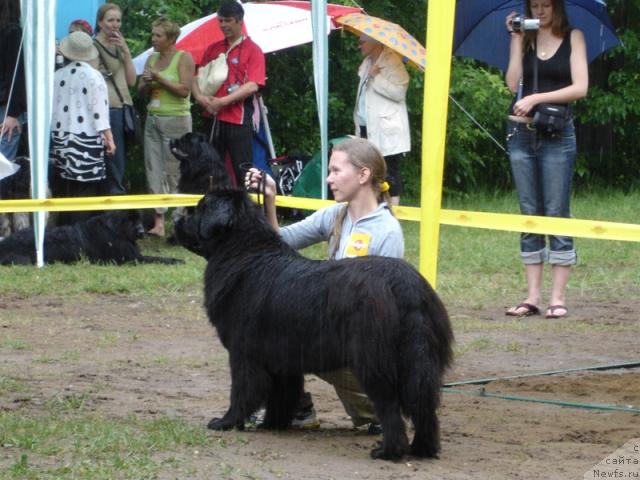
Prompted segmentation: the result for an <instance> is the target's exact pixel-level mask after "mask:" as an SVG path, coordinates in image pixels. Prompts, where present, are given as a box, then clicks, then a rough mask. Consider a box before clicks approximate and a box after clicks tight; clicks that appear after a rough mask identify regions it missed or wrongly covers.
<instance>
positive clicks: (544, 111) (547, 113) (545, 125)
mask: <svg viewBox="0 0 640 480" xmlns="http://www.w3.org/2000/svg"><path fill="white" fill-rule="evenodd" d="M533 55H534V61H533V93H537V92H538V52H537V49H534V51H533ZM570 115H571V109H570V108H569V106H568V105H561V104H557V103H539V104H538V105H536V108H535V113H534V114H533V126H534V127H535V128H536V130H538V131H539V132H542V133H546V134H549V135H555V134H558V133H560V132H561V131H562V129H563V128H564V126H565V124H566V123H567V121H568V120H569V118H570Z"/></svg>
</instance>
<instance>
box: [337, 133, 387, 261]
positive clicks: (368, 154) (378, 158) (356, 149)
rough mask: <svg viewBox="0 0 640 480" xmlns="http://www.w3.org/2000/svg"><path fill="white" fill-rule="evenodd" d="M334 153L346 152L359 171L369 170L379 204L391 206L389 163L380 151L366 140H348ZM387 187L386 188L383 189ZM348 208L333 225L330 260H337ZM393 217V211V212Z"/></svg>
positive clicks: (343, 209)
mask: <svg viewBox="0 0 640 480" xmlns="http://www.w3.org/2000/svg"><path fill="white" fill-rule="evenodd" d="M331 150H332V152H344V153H346V154H347V160H349V163H351V165H353V166H354V167H355V168H357V169H361V168H367V169H369V171H370V172H371V177H370V182H371V188H372V189H373V191H374V192H375V193H376V197H377V198H378V203H382V202H386V203H387V205H391V196H390V195H389V189H388V185H386V182H385V178H386V177H387V163H386V162H385V161H384V157H383V156H382V153H380V150H378V148H377V147H376V146H375V145H374V144H373V143H371V142H370V141H369V140H366V139H364V138H358V137H353V138H348V139H346V140H344V141H343V142H341V143H339V144H337V145H333V147H332V149H331ZM383 185H386V188H384V187H383ZM347 207H348V205H345V206H344V207H343V208H342V210H340V213H338V216H337V217H336V221H335V223H334V224H333V231H332V232H331V236H330V238H329V245H330V247H329V248H330V255H329V256H330V258H335V257H336V255H337V253H338V248H339V247H340V235H341V234H342V224H343V222H344V219H345V217H346V215H347ZM390 211H391V214H392V215H393V210H391V209H390Z"/></svg>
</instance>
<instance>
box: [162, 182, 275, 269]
mask: <svg viewBox="0 0 640 480" xmlns="http://www.w3.org/2000/svg"><path fill="white" fill-rule="evenodd" d="M260 222H262V223H265V222H266V220H264V216H263V215H262V212H261V211H260V209H259V207H258V206H257V205H256V204H254V203H253V202H252V201H251V200H250V199H249V198H248V197H247V194H246V193H245V192H244V191H243V190H238V189H216V190H213V191H211V192H209V193H207V194H206V195H205V196H204V197H203V198H202V199H201V200H200V201H199V202H198V205H197V206H196V208H195V210H194V212H193V213H191V214H189V215H187V216H186V217H183V218H181V219H179V220H178V222H177V223H176V225H175V233H176V239H177V240H178V243H180V245H182V246H183V247H185V248H187V249H188V250H191V251H192V252H194V253H196V254H198V255H201V256H203V257H205V258H209V256H210V255H211V254H212V253H213V252H214V251H216V249H217V245H216V244H217V242H218V241H219V240H221V239H224V240H226V239H229V238H233V236H234V235H236V234H237V235H241V236H242V235H246V236H251V235H252V229H254V228H255V227H256V226H257V225H258V224H260Z"/></svg>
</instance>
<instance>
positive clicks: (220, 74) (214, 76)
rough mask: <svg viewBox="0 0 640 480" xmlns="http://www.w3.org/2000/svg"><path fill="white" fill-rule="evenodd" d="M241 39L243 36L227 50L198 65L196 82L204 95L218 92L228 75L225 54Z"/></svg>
mask: <svg viewBox="0 0 640 480" xmlns="http://www.w3.org/2000/svg"><path fill="white" fill-rule="evenodd" d="M243 39H244V37H243V36H241V37H240V38H238V39H237V40H236V41H235V42H233V43H232V44H231V46H230V47H229V50H227V51H226V52H223V53H221V54H220V55H218V57H217V58H214V59H213V60H211V61H210V62H209V63H207V64H206V65H205V66H203V67H200V70H198V76H197V77H196V80H197V82H198V88H199V89H200V91H201V92H202V93H203V94H204V95H207V96H213V95H215V94H216V93H217V92H218V90H219V89H220V87H221V86H222V84H223V83H224V81H225V80H226V79H227V76H228V75H229V65H227V55H228V54H229V52H230V51H231V49H232V48H233V47H235V46H236V45H238V44H239V43H240V42H241V41H242V40H243Z"/></svg>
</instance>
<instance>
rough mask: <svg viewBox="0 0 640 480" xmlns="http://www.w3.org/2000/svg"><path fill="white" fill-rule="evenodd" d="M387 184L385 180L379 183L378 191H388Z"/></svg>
mask: <svg viewBox="0 0 640 480" xmlns="http://www.w3.org/2000/svg"><path fill="white" fill-rule="evenodd" d="M388 191H389V184H388V183H387V182H382V183H380V193H384V192H388Z"/></svg>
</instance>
